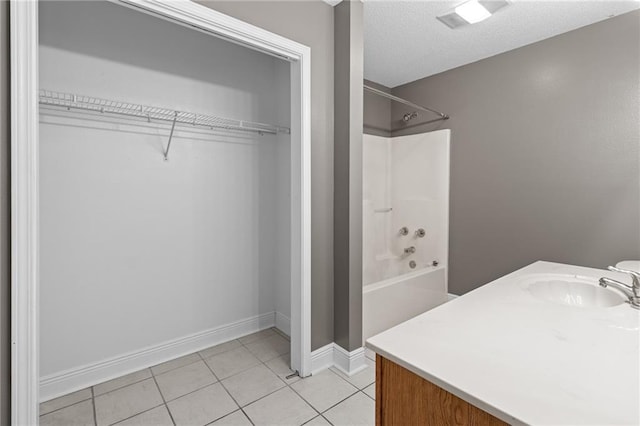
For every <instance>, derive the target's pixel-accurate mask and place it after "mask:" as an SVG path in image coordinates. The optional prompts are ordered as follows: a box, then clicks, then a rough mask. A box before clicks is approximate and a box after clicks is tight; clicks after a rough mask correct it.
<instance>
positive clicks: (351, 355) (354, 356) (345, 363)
mask: <svg viewBox="0 0 640 426" xmlns="http://www.w3.org/2000/svg"><path fill="white" fill-rule="evenodd" d="M365 359H366V358H365V356H364V348H362V347H361V348H358V349H355V350H353V351H351V352H348V351H347V350H346V349H343V348H342V346H339V345H334V347H333V364H334V365H335V366H336V368H337V369H338V370H340V371H342V372H343V373H345V374H348V375H349V376H351V375H352V374H355V373H357V372H359V371H362V370H364V369H365V368H366V367H367V363H366V361H365Z"/></svg>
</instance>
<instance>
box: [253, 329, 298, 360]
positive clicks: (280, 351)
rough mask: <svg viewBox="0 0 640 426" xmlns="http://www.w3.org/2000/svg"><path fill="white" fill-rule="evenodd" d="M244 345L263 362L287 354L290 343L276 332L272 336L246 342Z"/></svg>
mask: <svg viewBox="0 0 640 426" xmlns="http://www.w3.org/2000/svg"><path fill="white" fill-rule="evenodd" d="M245 346H246V347H247V349H249V351H250V352H251V353H252V354H254V355H255V356H256V358H258V359H259V360H260V361H263V362H264V361H268V360H270V359H273V358H276V357H278V356H280V355H284V354H287V353H289V350H290V349H291V343H290V342H289V341H288V340H287V339H285V338H284V337H282V336H280V335H279V334H276V333H274V335H273V336H270V337H267V338H264V339H260V340H257V341H255V342H251V343H247V344H245Z"/></svg>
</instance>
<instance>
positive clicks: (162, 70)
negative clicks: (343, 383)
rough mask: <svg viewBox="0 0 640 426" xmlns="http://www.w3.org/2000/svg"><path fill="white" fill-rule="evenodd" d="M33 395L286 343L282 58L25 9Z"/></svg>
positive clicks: (94, 7) (75, 14) (108, 6)
mask: <svg viewBox="0 0 640 426" xmlns="http://www.w3.org/2000/svg"><path fill="white" fill-rule="evenodd" d="M39 37H40V49H39V73H40V74H39V92H40V128H39V132H40V159H39V161H40V168H39V174H40V177H39V178H40V194H39V196H40V232H41V234H40V235H41V236H40V256H41V257H40V376H41V385H42V386H41V399H42V400H46V399H49V398H52V397H55V396H58V395H61V394H64V393H67V392H70V391H73V390H75V389H78V388H81V387H85V386H87V385H91V384H94V383H95V382H99V381H102V380H107V379H111V378H113V377H116V376H119V375H124V374H126V373H129V372H131V371H133V370H135V369H138V368H143V367H147V366H149V365H147V364H149V363H150V362H152V361H153V362H155V363H159V362H163V361H166V360H168V359H171V358H173V357H178V356H181V355H184V354H185V353H188V352H193V351H195V350H198V349H202V348H203V347H205V346H211V345H213V344H216V343H221V342H223V341H225V340H229V339H232V338H236V337H239V336H241V335H242V334H247V333H250V332H254V331H257V330H259V329H263V328H267V327H271V326H276V327H277V328H278V329H280V330H281V331H282V332H283V333H284V334H286V335H289V334H290V327H291V325H290V318H291V300H290V299H291V298H290V293H291V281H292V280H291V267H292V266H291V262H292V260H291V259H292V250H291V222H292V219H291V194H290V193H291V170H292V163H291V161H292V160H291V159H292V156H291V141H290V131H289V127H290V126H291V122H290V121H291V119H290V117H291V94H290V91H291V89H290V63H289V62H287V61H285V60H283V59H281V58H278V57H275V56H270V55H267V54H265V53H262V52H259V51H256V50H252V49H249V48H247V47H244V46H241V45H239V44H234V43H231V42H229V41H227V40H224V39H221V38H216V37H213V36H212V35H211V34H207V33H204V32H201V31H198V30H195V29H193V28H190V27H186V26H182V25H179V24H177V23H175V22H171V21H168V20H164V19H160V18H158V17H155V16H151V15H149V14H145V13H142V12H139V11H137V10H135V9H131V8H127V7H123V6H121V5H118V4H113V3H108V2H52V1H47V2H41V3H40V7H39Z"/></svg>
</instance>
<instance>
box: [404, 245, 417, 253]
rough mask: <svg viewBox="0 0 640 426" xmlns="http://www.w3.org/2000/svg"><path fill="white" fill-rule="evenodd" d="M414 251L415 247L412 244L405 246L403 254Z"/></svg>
mask: <svg viewBox="0 0 640 426" xmlns="http://www.w3.org/2000/svg"><path fill="white" fill-rule="evenodd" d="M415 252H416V248H415V247H414V246H411V247H407V248H406V249H404V254H413V253H415Z"/></svg>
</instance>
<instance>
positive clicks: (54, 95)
mask: <svg viewBox="0 0 640 426" xmlns="http://www.w3.org/2000/svg"><path fill="white" fill-rule="evenodd" d="M39 97H40V99H39V101H40V105H47V106H53V107H60V108H64V109H67V110H71V109H79V110H87V111H94V112H100V113H108V114H116V115H126V116H133V117H139V118H144V119H147V121H151V120H162V121H168V122H171V123H172V127H174V126H175V124H176V123H179V124H186V125H191V126H201V127H208V128H210V129H214V128H215V129H226V130H239V131H244V132H255V133H259V134H264V133H268V134H276V133H286V134H289V133H291V131H290V129H289V128H288V127H282V126H276V125H273V124H265V123H258V122H255V121H245V120H235V119H232V118H223V117H217V116H214V115H206V114H197V113H194V112H185V111H176V110H174V109H169V108H161V107H156V106H148V105H140V104H134V103H130V102H123V101H115V100H108V99H101V98H95V97H91V96H83V95H75V94H72V93H63V92H55V91H51V90H44V89H41V90H40V96H39ZM167 151H168V147H167Z"/></svg>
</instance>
